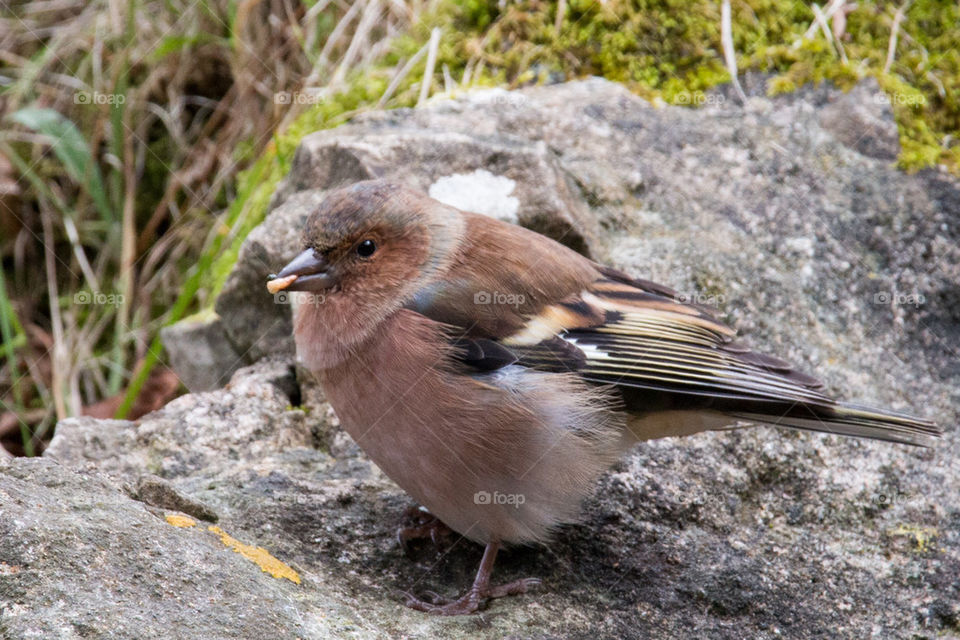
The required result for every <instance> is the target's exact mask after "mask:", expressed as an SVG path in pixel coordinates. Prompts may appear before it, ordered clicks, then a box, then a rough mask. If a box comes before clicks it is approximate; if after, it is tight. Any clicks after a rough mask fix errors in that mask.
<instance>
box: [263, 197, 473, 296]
mask: <svg viewBox="0 0 960 640" xmlns="http://www.w3.org/2000/svg"><path fill="white" fill-rule="evenodd" d="M438 204H439V203H437V202H435V201H433V200H431V199H430V198H429V197H427V196H426V195H424V194H422V193H420V192H418V191H415V190H413V189H409V188H407V187H404V186H401V185H398V184H396V183H392V182H387V181H382V180H371V181H365V182H359V183H356V184H354V185H351V186H349V187H346V188H343V189H338V190H336V191H333V192H331V193H330V194H329V195H328V196H327V197H326V198H325V199H324V201H323V202H322V203H321V204H320V206H319V207H318V208H317V209H316V210H315V211H314V212H313V213H311V214H310V216H309V217H308V218H307V221H306V224H305V225H304V229H303V234H302V236H301V242H302V245H301V248H302V251H301V253H300V254H299V255H297V257H295V258H294V259H293V260H291V261H290V262H289V263H288V264H287V265H286V266H285V267H283V269H281V270H280V272H279V273H278V274H277V275H276V276H271V279H270V281H269V282H268V285H267V287H268V289H269V290H270V291H271V292H272V293H276V292H278V291H281V290H286V291H308V292H312V293H322V294H324V295H336V294H338V293H344V294H346V295H351V296H359V297H361V298H367V299H370V298H373V299H377V301H378V302H380V303H386V302H387V300H386V299H385V298H387V297H389V298H395V299H398V300H400V301H402V300H403V298H404V297H405V294H407V293H409V292H410V291H413V290H416V288H417V286H418V284H422V283H423V282H424V281H425V280H429V279H430V278H431V277H432V276H433V275H434V274H435V273H436V272H437V271H438V270H439V269H441V268H442V267H443V266H444V263H445V262H446V260H445V259H446V258H447V256H449V254H450V251H451V249H452V248H453V247H454V246H455V245H456V242H457V241H458V237H459V235H460V234H459V232H460V227H461V226H462V221H461V220H460V217H459V214H458V212H457V211H456V210H454V209H451V208H449V207H443V206H440V207H438V206H437V205H438ZM391 306H392V305H391Z"/></svg>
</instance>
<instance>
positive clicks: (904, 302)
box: [873, 291, 927, 308]
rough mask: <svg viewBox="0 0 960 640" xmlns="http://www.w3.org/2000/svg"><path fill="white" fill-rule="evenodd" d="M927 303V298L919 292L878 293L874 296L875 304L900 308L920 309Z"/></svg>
mask: <svg viewBox="0 0 960 640" xmlns="http://www.w3.org/2000/svg"><path fill="white" fill-rule="evenodd" d="M926 301H927V298H926V296H924V295H923V294H922V293H920V292H918V291H914V292H913V293H902V292H899V291H878V292H877V293H875V294H873V304H882V305H887V306H899V307H914V308H916V307H919V306H920V305H922V304H924V303H925V302H926Z"/></svg>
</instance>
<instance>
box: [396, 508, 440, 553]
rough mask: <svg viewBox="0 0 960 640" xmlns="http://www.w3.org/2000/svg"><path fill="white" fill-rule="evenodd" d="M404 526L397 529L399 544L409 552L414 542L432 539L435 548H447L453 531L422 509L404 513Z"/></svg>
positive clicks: (413, 509)
mask: <svg viewBox="0 0 960 640" xmlns="http://www.w3.org/2000/svg"><path fill="white" fill-rule="evenodd" d="M403 523H404V525H403V526H402V527H400V528H399V529H397V542H399V543H400V547H401V548H402V549H403V550H404V551H407V550H408V547H409V544H410V542H411V541H412V540H426V539H428V538H429V539H430V541H431V542H433V544H434V546H436V547H437V548H441V547H444V546H446V543H447V540H448V539H449V537H450V535H451V534H452V533H453V531H452V530H451V529H450V527H448V526H447V525H445V524H443V522H441V521H440V519H439V518H437V517H436V516H435V515H433V514H432V513H430V512H429V511H427V510H425V509H423V508H422V507H410V508H409V509H407V510H406V511H404V512H403Z"/></svg>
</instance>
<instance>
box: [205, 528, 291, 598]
mask: <svg viewBox="0 0 960 640" xmlns="http://www.w3.org/2000/svg"><path fill="white" fill-rule="evenodd" d="M207 530H208V531H212V532H213V533H215V534H217V535H218V536H220V542H222V543H223V544H225V545H227V546H228V547H230V548H231V549H233V550H234V551H236V552H237V553H239V554H240V555H242V556H243V557H244V558H246V559H247V560H252V561H253V562H255V563H256V564H257V565H258V566H259V567H260V568H261V569H262V570H263V571H264V573H269V574H270V575H272V576H273V577H274V578H286V579H287V580H290V581H291V582H296V583H297V584H300V574H298V573H297V572H296V571H294V570H293V569H291V568H290V566H289V565H286V564H284V563H282V562H280V561H279V560H277V559H276V558H274V557H273V556H272V555H270V552H269V551H267V550H266V549H264V548H263V547H254V546H252V545H249V544H244V543H242V542H240V541H239V540H237V539H236V538H234V537H233V536H231V535H230V534H228V533H227V532H226V531H224V530H223V529H221V528H220V527H214V526H211V527H207Z"/></svg>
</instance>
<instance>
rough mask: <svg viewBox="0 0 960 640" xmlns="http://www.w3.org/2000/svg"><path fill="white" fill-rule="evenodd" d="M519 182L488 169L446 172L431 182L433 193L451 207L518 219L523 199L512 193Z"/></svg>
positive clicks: (514, 222) (514, 220) (507, 219)
mask: <svg viewBox="0 0 960 640" xmlns="http://www.w3.org/2000/svg"><path fill="white" fill-rule="evenodd" d="M516 186H517V183H516V182H514V181H513V180H511V179H510V178H508V177H506V176H495V175H493V174H492V173H490V172H489V171H487V170H486V169H477V170H476V171H474V172H473V173H455V174H453V175H449V176H444V177H442V178H440V179H439V180H437V181H436V182H434V183H433V184H432V185H430V192H429V193H430V197H431V198H433V199H435V200H439V201H440V202H442V203H444V204H448V205H450V206H451V207H456V208H458V209H463V210H464V211H473V212H475V213H482V214H484V215H487V216H490V217H492V218H497V219H499V220H503V221H504V222H512V223H513V224H516V223H517V211H518V210H519V209H520V201H519V200H518V199H517V198H515V197H513V196H512V195H510V194H511V193H513V190H514V188H516Z"/></svg>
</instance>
